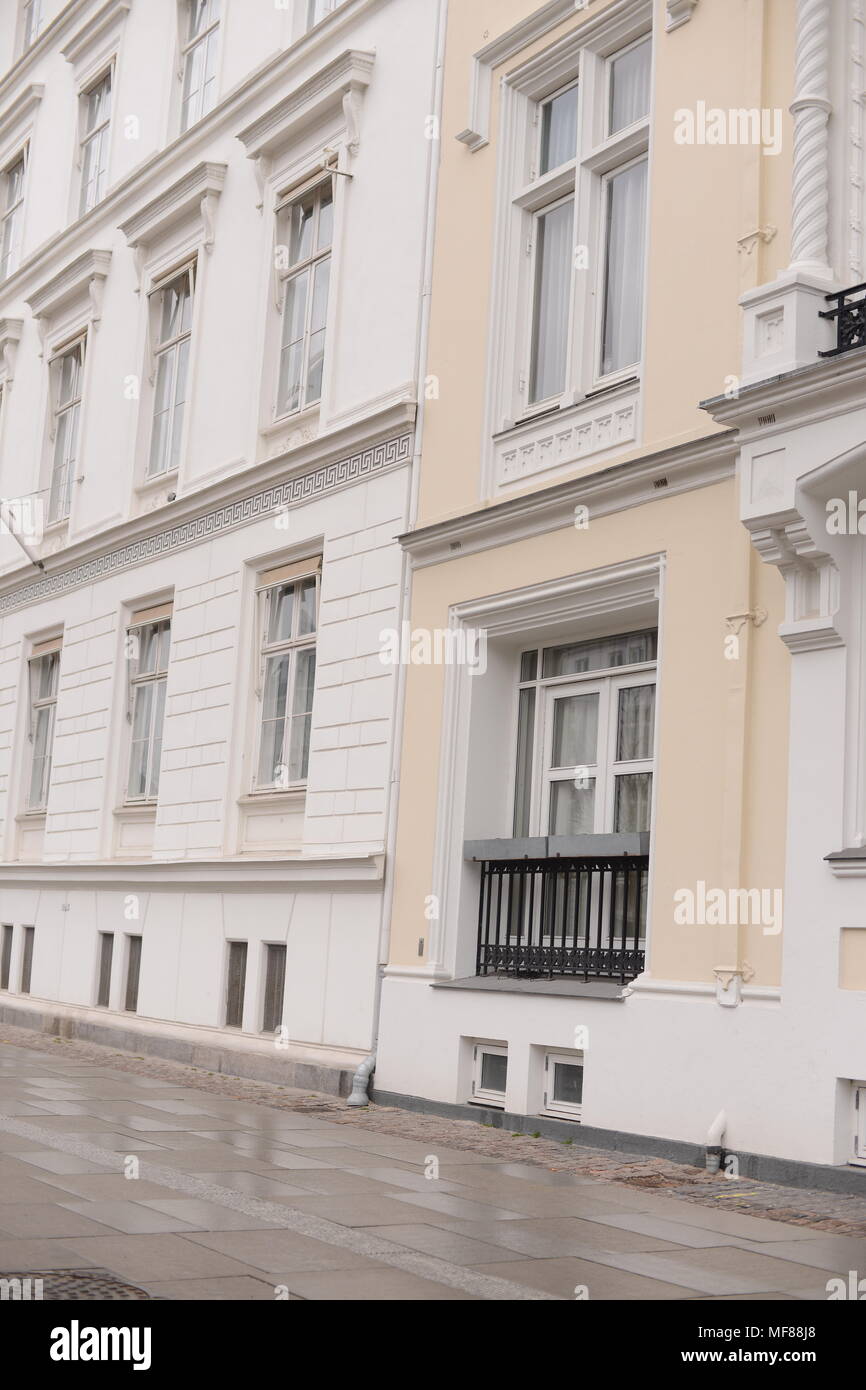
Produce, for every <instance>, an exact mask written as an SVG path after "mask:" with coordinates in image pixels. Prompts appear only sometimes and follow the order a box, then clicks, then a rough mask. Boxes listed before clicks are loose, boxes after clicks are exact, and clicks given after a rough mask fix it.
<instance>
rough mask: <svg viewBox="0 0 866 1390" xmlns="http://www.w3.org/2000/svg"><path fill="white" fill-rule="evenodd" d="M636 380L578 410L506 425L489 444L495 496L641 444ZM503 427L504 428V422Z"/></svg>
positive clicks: (584, 400) (566, 407)
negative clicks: (639, 442) (638, 441)
mask: <svg viewBox="0 0 866 1390" xmlns="http://www.w3.org/2000/svg"><path fill="white" fill-rule="evenodd" d="M640 395H641V383H640V380H639V379H638V378H635V377H630V378H629V379H628V380H626V381H621V382H616V383H613V382H612V383H611V384H610V385H609V386H605V387H602V388H599V390H598V391H596V392H594V393H593V394H591V395H587V396H583V397H581V398H580V399H579V400H577V401H576V402H575V403H574V404H563V403H560V406H559V407H558V408H556V407H554V408H553V409H549V410H546V411H544V412H543V413H540V414H538V415H535V416H529V417H526V416H524V417H523V419H521V420H520V421H517V422H515V423H514V424H512V423H511V422H510V421H509V422H507V423H508V428H502V429H500V430H498V431H497V432H496V433H495V434H494V435H493V436H492V439H491V444H492V448H493V468H492V480H491V481H492V484H493V495H494V496H501V495H503V493H507V492H508V491H509V490H510V489H511V488H513V487H518V486H526V484H527V482H531V481H532V480H534V479H535V478H536V477H537V478H539V479H540V480H543V481H544V482H545V483H551V482H553V481H555V480H556V479H557V478H558V477H560V476H561V475H563V474H565V473H566V472H568V471H570V470H571V469H573V468H574V467H576V466H579V465H582V464H583V463H584V461H585V460H587V459H590V458H591V459H593V460H598V461H599V462H600V461H601V460H602V459H603V458H606V457H607V458H609V457H612V456H614V455H616V454H617V453H620V452H622V451H623V450H624V449H627V448H629V447H631V446H633V445H634V444H635V443H636V442H637V426H638V406H639V404H640ZM503 423H505V422H503Z"/></svg>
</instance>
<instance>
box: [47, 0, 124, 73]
mask: <svg viewBox="0 0 866 1390" xmlns="http://www.w3.org/2000/svg"><path fill="white" fill-rule="evenodd" d="M130 4H131V0H108V3H107V4H105V5H103V6H102V7H101V8H100V9H98V10H97V11H96V13H95V14H92V15H89V16H88V18H87V19H86V20H85V21H84V23H83V24H82V25H81V26H80V27H79V28H78V29H76V31H75V33H74V34H72V35H71V37H70V38H69V39H68V40H67V42H66V43H65V44H64V45H63V47H62V48H61V50H60V51H61V53H62V54H63V57H64V58H65V59H66V61H67V63H71V65H72V68H73V70H74V72H75V78H76V81H82V80H84V81H86V79H87V76H88V74H89V72H90V71H91V69H94V68H98V67H100V66H102V64H104V63H105V62H107V60H108V58H109V57H110V56H111V55H112V53H113V52H114V50H115V49H116V47H117V42H118V39H119V37H120V32H121V30H122V28H123V25H124V24H125V23H126V17H127V15H128V14H129V9H130Z"/></svg>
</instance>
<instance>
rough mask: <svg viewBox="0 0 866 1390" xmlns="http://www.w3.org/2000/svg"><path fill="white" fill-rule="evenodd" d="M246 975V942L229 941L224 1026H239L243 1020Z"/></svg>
mask: <svg viewBox="0 0 866 1390" xmlns="http://www.w3.org/2000/svg"><path fill="white" fill-rule="evenodd" d="M246 977H247V943H246V942H245V941H232V942H230V943H229V970H228V983H227V987H226V1027H227V1028H241V1027H242V1026H243V1021H244V989H245V986H246Z"/></svg>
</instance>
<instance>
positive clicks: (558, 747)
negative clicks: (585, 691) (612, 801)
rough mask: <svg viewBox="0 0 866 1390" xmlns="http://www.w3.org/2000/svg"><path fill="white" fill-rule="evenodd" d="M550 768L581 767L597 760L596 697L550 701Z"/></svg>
mask: <svg viewBox="0 0 866 1390" xmlns="http://www.w3.org/2000/svg"><path fill="white" fill-rule="evenodd" d="M553 704H554V709H553V751H552V757H551V764H550V765H551V767H584V766H585V765H586V764H587V763H595V762H596V761H597V756H596V749H597V744H598V694H597V693H595V694H591V695H567V696H564V697H563V698H562V699H559V700H554V702H553Z"/></svg>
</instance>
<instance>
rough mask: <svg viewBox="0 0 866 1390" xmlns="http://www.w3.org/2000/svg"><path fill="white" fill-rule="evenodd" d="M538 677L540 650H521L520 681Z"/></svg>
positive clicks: (532, 679)
mask: <svg viewBox="0 0 866 1390" xmlns="http://www.w3.org/2000/svg"><path fill="white" fill-rule="evenodd" d="M537 679H538V652H521V654H520V683H521V685H522V684H523V682H524V681H534V680H537Z"/></svg>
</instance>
